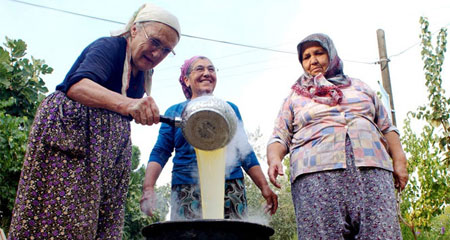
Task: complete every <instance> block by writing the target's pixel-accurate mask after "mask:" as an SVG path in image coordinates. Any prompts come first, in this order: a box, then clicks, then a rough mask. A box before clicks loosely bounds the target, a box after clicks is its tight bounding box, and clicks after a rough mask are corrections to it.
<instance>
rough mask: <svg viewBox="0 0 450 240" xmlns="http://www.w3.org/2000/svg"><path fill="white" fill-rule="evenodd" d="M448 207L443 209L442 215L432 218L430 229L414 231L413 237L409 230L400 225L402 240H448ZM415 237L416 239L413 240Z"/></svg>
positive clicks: (449, 236)
mask: <svg viewBox="0 0 450 240" xmlns="http://www.w3.org/2000/svg"><path fill="white" fill-rule="evenodd" d="M449 230H450V206H447V207H446V208H445V211H444V213H443V214H441V215H438V216H436V217H434V218H433V219H432V220H431V228H430V230H428V231H423V232H420V231H416V236H414V235H413V234H412V232H411V230H410V228H409V227H408V226H407V225H405V224H402V234H403V240H413V239H418V240H429V239H433V240H447V239H450V231H449ZM415 237H416V238H415Z"/></svg>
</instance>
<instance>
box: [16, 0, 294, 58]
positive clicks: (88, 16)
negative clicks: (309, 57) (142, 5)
mask: <svg viewBox="0 0 450 240" xmlns="http://www.w3.org/2000/svg"><path fill="white" fill-rule="evenodd" d="M10 1H13V2H17V3H22V4H26V5H30V6H33V7H39V8H44V9H48V10H53V11H57V12H62V13H67V14H72V15H76V16H80V17H86V18H90V19H95V20H100V21H105V22H110V23H116V24H121V25H124V24H125V23H123V22H119V21H114V20H111V19H106V18H100V17H94V16H90V15H86V14H81V13H76V12H72V11H67V10H62V9H58V8H52V7H47V6H43V5H39V4H33V3H28V2H23V1H19V0H10ZM181 36H184V37H189V38H195V39H200V40H205V41H210V42H218V43H223V44H228V45H235V46H240V47H247V48H254V49H259V50H265V51H272V52H278V53H288V54H297V53H294V52H289V51H282V50H276V49H271V48H265V47H258V46H252V45H247V44H241V43H234V42H229V41H223V40H216V39H211V38H205V37H198V36H193V35H188V34H181Z"/></svg>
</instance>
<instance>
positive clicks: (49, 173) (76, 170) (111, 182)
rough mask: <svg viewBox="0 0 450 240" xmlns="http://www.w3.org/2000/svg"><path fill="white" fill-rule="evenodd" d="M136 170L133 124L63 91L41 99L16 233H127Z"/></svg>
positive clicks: (18, 204) (16, 213)
mask: <svg viewBox="0 0 450 240" xmlns="http://www.w3.org/2000/svg"><path fill="white" fill-rule="evenodd" d="M130 169H131V139H130V123H129V120H128V119H127V118H126V117H123V116H121V115H120V114H117V113H114V112H111V111H108V110H104V109H98V108H90V107H86V106H84V105H81V104H80V103H78V102H76V101H73V100H71V99H69V98H68V97H66V95H65V94H64V93H62V92H59V91H56V92H55V93H53V94H51V95H49V96H48V97H47V98H46V99H45V100H44V101H43V102H42V104H41V105H40V107H39V109H38V111H37V113H36V117H35V119H34V123H33V126H32V129H31V132H30V136H29V143H28V147H27V152H26V155H25V159H24V164H23V169H22V173H21V177H20V182H19V188H18V191H17V197H16V202H15V206H14V210H13V218H12V223H11V227H10V232H9V238H10V239H121V238H122V227H123V221H124V220H123V218H124V203H125V201H126V195H127V191H128V182H129V176H130Z"/></svg>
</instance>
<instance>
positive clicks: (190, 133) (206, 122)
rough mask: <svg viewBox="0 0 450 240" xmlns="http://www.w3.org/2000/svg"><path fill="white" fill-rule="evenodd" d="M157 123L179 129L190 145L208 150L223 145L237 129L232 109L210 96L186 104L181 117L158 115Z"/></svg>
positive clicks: (225, 103)
mask: <svg viewBox="0 0 450 240" xmlns="http://www.w3.org/2000/svg"><path fill="white" fill-rule="evenodd" d="M160 121H161V122H164V123H167V124H170V125H172V126H175V127H180V128H181V130H182V132H183V136H184V138H186V140H187V141H188V142H189V143H190V144H191V145H192V146H194V147H195V148H198V149H201V150H209V151H211V150H215V149H219V148H222V147H224V146H226V145H227V144H228V143H229V142H230V141H231V139H232V138H233V136H234V134H235V133H236V126H237V117H236V114H235V112H234V110H233V109H232V108H231V106H230V105H229V104H228V103H227V102H225V101H223V100H221V99H218V98H215V97H213V96H202V97H198V98H195V99H193V100H191V101H190V102H189V103H188V104H187V105H186V107H185V108H184V110H183V113H182V114H181V117H176V118H168V117H165V116H160Z"/></svg>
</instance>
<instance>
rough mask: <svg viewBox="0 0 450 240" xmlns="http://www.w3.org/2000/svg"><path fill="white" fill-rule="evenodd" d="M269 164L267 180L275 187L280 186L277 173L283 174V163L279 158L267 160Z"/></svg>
mask: <svg viewBox="0 0 450 240" xmlns="http://www.w3.org/2000/svg"><path fill="white" fill-rule="evenodd" d="M268 164H269V171H268V174H269V180H270V182H271V183H272V184H273V185H274V186H275V187H277V188H281V184H280V183H279V182H278V181H277V177H278V175H280V176H284V171H283V164H281V161H280V160H271V161H268Z"/></svg>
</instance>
